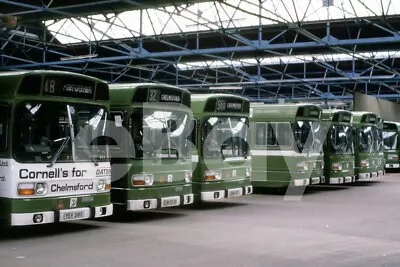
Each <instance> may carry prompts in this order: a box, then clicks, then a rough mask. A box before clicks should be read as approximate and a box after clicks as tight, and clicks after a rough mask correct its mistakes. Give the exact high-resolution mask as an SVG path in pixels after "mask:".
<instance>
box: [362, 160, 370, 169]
mask: <svg viewBox="0 0 400 267" xmlns="http://www.w3.org/2000/svg"><path fill="white" fill-rule="evenodd" d="M360 166H361V167H369V162H368V160H362V161H361V162H360Z"/></svg>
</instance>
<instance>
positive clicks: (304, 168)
mask: <svg viewBox="0 0 400 267" xmlns="http://www.w3.org/2000/svg"><path fill="white" fill-rule="evenodd" d="M296 171H298V172H302V171H308V165H307V163H304V162H302V163H297V164H296Z"/></svg>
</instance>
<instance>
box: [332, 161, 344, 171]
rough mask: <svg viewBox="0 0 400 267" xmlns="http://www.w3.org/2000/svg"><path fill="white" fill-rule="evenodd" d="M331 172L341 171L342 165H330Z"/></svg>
mask: <svg viewBox="0 0 400 267" xmlns="http://www.w3.org/2000/svg"><path fill="white" fill-rule="evenodd" d="M332 170H333V171H341V170H342V164H340V163H332Z"/></svg>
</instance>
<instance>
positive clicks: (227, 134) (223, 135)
mask: <svg viewBox="0 0 400 267" xmlns="http://www.w3.org/2000/svg"><path fill="white" fill-rule="evenodd" d="M248 124H249V122H248V119H247V118H244V117H222V116H221V117H210V118H208V119H207V120H206V121H205V122H204V123H203V125H202V127H201V138H202V144H203V147H202V154H203V156H204V157H205V158H222V159H226V158H235V157H244V158H245V157H247V155H248V153H249V146H248V143H247V138H248V130H249V129H248Z"/></svg>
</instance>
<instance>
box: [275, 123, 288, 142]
mask: <svg viewBox="0 0 400 267" xmlns="http://www.w3.org/2000/svg"><path fill="white" fill-rule="evenodd" d="M275 130H276V132H277V134H276V133H275V139H278V145H279V146H290V143H291V142H290V140H291V139H292V127H291V126H290V123H287V122H283V123H277V124H276V129H275Z"/></svg>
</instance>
